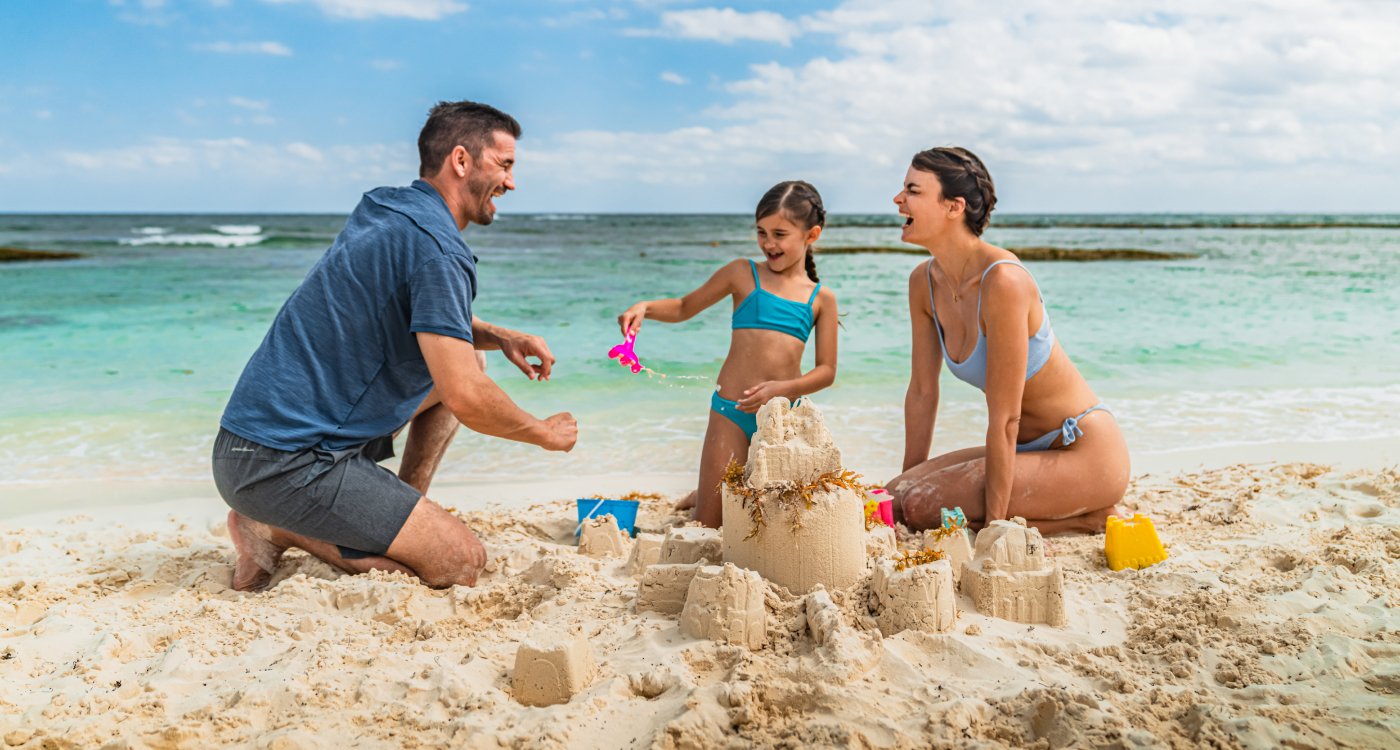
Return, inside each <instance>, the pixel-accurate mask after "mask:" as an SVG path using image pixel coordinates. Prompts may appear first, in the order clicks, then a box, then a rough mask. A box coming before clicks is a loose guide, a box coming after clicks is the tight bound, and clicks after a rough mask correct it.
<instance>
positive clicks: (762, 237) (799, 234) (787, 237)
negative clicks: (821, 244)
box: [756, 211, 822, 273]
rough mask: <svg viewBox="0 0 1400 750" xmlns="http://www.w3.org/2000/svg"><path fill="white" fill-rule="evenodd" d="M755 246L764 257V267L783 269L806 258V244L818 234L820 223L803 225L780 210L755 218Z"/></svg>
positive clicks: (780, 270)
mask: <svg viewBox="0 0 1400 750" xmlns="http://www.w3.org/2000/svg"><path fill="white" fill-rule="evenodd" d="M756 229H757V232H758V248H759V249H760V250H762V251H763V256H764V257H765V258H767V259H768V269H769V270H770V271H772V272H773V273H783V272H784V271H786V270H788V269H789V268H792V267H793V266H794V265H801V264H802V263H804V262H806V259H807V246H808V245H811V244H813V243H815V242H816V241H817V238H818V237H820V236H821V233H822V228H821V227H812V228H811V229H804V228H802V227H801V226H800V225H798V224H797V223H796V222H794V221H793V220H791V219H789V218H788V217H786V216H784V215H783V213H782V212H781V211H779V212H778V213H776V214H772V215H770V216H765V217H763V218H762V219H759V220H758V224H757V227H756Z"/></svg>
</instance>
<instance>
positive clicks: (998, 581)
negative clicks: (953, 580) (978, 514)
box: [962, 518, 1065, 627]
mask: <svg viewBox="0 0 1400 750" xmlns="http://www.w3.org/2000/svg"><path fill="white" fill-rule="evenodd" d="M962 591H963V593H964V594H967V595H968V596H969V597H971V598H972V601H973V603H974V604H975V605H976V607H977V611H978V612H981V613H982V614H984V615H991V616H992V617H1000V618H1003V619H1006V620H1014V621H1016V622H1025V623H1040V622H1043V623H1047V624H1050V625H1054V626H1057V627H1058V626H1061V625H1064V624H1065V595H1064V591H1065V576H1064V572H1063V571H1062V570H1061V569H1060V563H1059V561H1057V560H1052V559H1046V557H1045V541H1044V540H1043V539H1041V537H1040V531H1039V530H1038V529H1034V528H1027V527H1026V521H1025V519H1023V518H1015V519H1012V520H1010V521H992V522H991V523H990V524H988V525H987V527H986V528H984V529H982V531H980V532H978V534H977V548H976V549H975V550H974V551H973V556H972V562H970V563H968V564H967V566H966V567H965V568H964V569H963V575H962Z"/></svg>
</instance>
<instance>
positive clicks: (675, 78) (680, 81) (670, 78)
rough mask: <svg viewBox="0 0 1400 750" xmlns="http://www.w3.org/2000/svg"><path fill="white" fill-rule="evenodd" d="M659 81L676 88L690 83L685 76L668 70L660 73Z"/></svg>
mask: <svg viewBox="0 0 1400 750" xmlns="http://www.w3.org/2000/svg"><path fill="white" fill-rule="evenodd" d="M661 80H663V81H665V82H666V83H674V84H675V85H677V86H684V85H686V84H687V83H690V81H689V80H688V79H687V78H686V77H685V76H683V75H681V74H680V73H676V72H674V71H670V70H663V71H661Z"/></svg>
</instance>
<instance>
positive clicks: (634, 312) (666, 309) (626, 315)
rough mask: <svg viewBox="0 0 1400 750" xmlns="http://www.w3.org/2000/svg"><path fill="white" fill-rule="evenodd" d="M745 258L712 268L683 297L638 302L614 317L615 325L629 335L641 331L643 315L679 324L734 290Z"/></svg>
mask: <svg viewBox="0 0 1400 750" xmlns="http://www.w3.org/2000/svg"><path fill="white" fill-rule="evenodd" d="M747 263H748V261H745V260H736V261H733V262H731V263H727V264H725V265H724V267H722V268H720V269H719V270H718V271H715V273H714V275H713V276H711V277H710V278H709V279H708V280H707V281H706V282H705V283H704V284H701V285H700V287H699V288H698V289H696V290H695V291H693V292H691V293H690V294H687V295H685V296H684V297H673V298H670V299H653V300H646V301H643V302H638V303H637V304H635V305H632V306H631V307H629V308H627V310H626V311H625V312H623V313H622V314H621V315H619V316H617V325H618V327H619V328H621V329H622V335H623V336H628V335H630V334H635V333H637V332H638V331H640V330H642V321H643V320H644V319H646V318H650V319H652V320H659V321H661V322H662V323H679V322H681V321H684V320H690V319H691V318H693V317H695V316H696V315H697V314H699V313H700V312H701V311H702V310H705V309H706V308H708V307H710V306H711V305H713V304H715V303H716V302H719V301H720V300H722V299H724V298H725V297H727V296H729V295H731V294H733V293H734V290H735V285H736V280H737V279H738V278H739V273H738V271H739V267H740V266H741V265H746V264H747Z"/></svg>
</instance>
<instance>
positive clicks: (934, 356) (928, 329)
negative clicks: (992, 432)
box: [903, 263, 943, 471]
mask: <svg viewBox="0 0 1400 750" xmlns="http://www.w3.org/2000/svg"><path fill="white" fill-rule="evenodd" d="M926 265H927V264H925V263H920V264H919V265H917V266H915V267H914V270H913V272H911V273H910V274H909V321H910V323H911V326H910V328H911V329H912V330H913V336H914V340H913V342H912V345H911V346H910V348H909V350H910V352H911V356H910V368H909V390H908V391H906V392H905V394H904V469H903V471H909V470H910V469H912V468H914V467H915V466H918V465H919V464H921V463H923V462H925V461H927V460H928V455H929V450H930V449H931V448H932V447H933V424H934V420H935V419H936V417H937V416H938V375H939V373H940V372H941V371H942V369H943V347H942V345H940V344H939V343H938V332H937V331H936V330H935V329H934V327H933V300H932V298H931V297H930V291H931V290H930V288H929V282H928V271H927V269H926Z"/></svg>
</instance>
